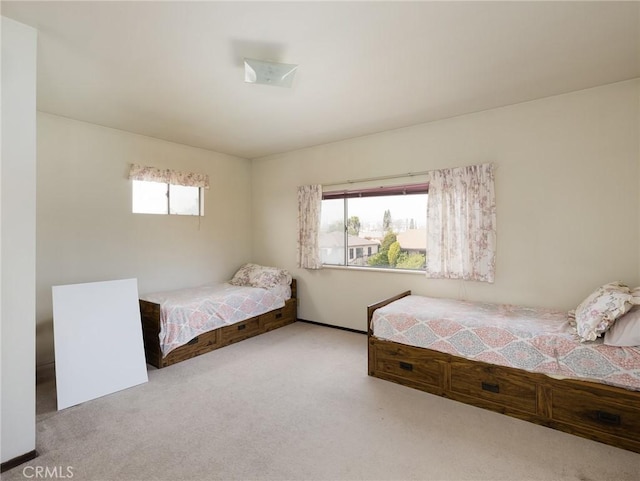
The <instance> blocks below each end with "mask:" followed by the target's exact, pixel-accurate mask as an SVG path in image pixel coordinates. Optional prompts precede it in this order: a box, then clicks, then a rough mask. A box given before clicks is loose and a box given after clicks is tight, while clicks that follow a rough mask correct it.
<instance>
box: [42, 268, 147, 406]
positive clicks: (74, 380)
mask: <svg viewBox="0 0 640 481" xmlns="http://www.w3.org/2000/svg"><path fill="white" fill-rule="evenodd" d="M52 294H53V327H54V342H55V359H56V389H57V395H58V410H61V409H65V408H67V407H70V406H74V405H76V404H80V403H82V402H85V401H89V400H91V399H95V398H98V397H101V396H105V395H107V394H111V393H113V392H116V391H120V390H122V389H126V388H129V387H132V386H136V385H138V384H142V383H145V382H147V381H148V377H147V366H146V361H145V357H144V344H143V341H142V324H141V321H140V308H139V305H138V283H137V279H123V280H116V281H106V282H91V283H86V284H72V285H64V286H53V287H52Z"/></svg>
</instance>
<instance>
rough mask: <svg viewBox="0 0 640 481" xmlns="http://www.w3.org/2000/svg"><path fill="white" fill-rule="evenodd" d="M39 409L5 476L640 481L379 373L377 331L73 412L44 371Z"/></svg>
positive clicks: (621, 468) (280, 347) (199, 372)
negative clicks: (59, 400) (373, 346)
mask: <svg viewBox="0 0 640 481" xmlns="http://www.w3.org/2000/svg"><path fill="white" fill-rule="evenodd" d="M37 404H38V416H37V450H38V452H39V454H40V456H39V457H38V458H36V459H34V460H33V461H31V462H29V463H26V464H23V465H21V466H18V467H16V468H14V469H12V470H10V471H8V472H6V473H3V475H2V479H3V480H6V481H13V480H24V479H34V474H35V467H38V466H39V467H41V470H44V468H47V467H48V468H49V472H50V473H52V472H53V471H54V470H57V472H58V473H62V474H65V475H66V478H67V479H73V480H74V481H85V480H86V481H98V480H104V481H120V480H122V481H138V480H139V481H150V480H167V481H177V480H455V481H458V480H460V481H462V480H474V481H479V480H509V481H513V480H554V481H555V480H581V481H595V480H598V481H599V480H611V481H623V480H638V479H640V454H636V453H632V452H628V451H624V450H621V449H618V448H614V447H611V446H607V445H604V444H600V443H596V442H594V441H589V440H586V439H582V438H579V437H575V436H572V435H569V434H565V433H561V432H558V431H554V430H551V429H548V428H545V427H542V426H537V425H533V424H529V423H527V422H524V421H520V420H517V419H513V418H509V417H507V416H502V415H500V414H496V413H493V412H489V411H485V410H482V409H479V408H476V407H472V406H467V405H465V404H461V403H458V402H455V401H451V400H447V399H443V398H440V397H437V396H433V395H430V394H426V393H423V392H421V391H417V390H414V389H410V388H407V387H403V386H400V385H397V384H393V383H390V382H386V381H382V380H379V379H375V378H371V377H369V376H367V338H366V336H365V335H363V334H357V333H352V332H346V331H342V330H338V329H332V328H328V327H322V326H317V325H312V324H308V323H301V322H298V323H295V324H293V325H290V326H287V327H284V328H282V329H278V330H276V331H272V332H270V333H267V334H264V335H261V336H258V337H255V338H253V339H249V340H246V341H243V342H241V343H239V344H235V345H232V346H228V347H225V348H223V349H219V350H217V351H213V352H211V353H209V354H205V355H203V356H200V357H198V358H195V359H191V360H189V361H185V362H182V363H179V364H176V365H174V366H170V367H168V368H165V369H161V370H156V369H152V368H150V371H149V382H148V383H146V384H143V385H140V386H136V387H133V388H130V389H126V390H124V391H120V392H118V393H114V394H111V395H109V396H105V397H102V398H99V399H95V400H93V401H90V402H86V403H83V404H81V405H79V406H75V407H71V408H68V409H65V410H63V411H60V412H57V411H55V384H54V375H53V373H52V372H49V373H46V372H44V373H40V376H39V384H38V400H37ZM639 435H640V434H639ZM67 468H71V470H70V471H69V470H68V469H67ZM41 472H44V471H41ZM70 473H71V474H72V477H71V478H69V474H70ZM50 479H51V478H50Z"/></svg>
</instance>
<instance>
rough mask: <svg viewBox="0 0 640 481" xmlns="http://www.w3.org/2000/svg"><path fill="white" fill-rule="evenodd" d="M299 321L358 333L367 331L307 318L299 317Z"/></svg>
mask: <svg viewBox="0 0 640 481" xmlns="http://www.w3.org/2000/svg"><path fill="white" fill-rule="evenodd" d="M298 322H306V323H307V324H315V325H316V326H323V327H331V328H333V329H340V330H341V331H349V332H355V333H356V334H366V333H367V331H361V330H359V329H351V328H350V327H342V326H334V325H331V324H325V323H324V322H317V321H309V320H307V319H300V318H298Z"/></svg>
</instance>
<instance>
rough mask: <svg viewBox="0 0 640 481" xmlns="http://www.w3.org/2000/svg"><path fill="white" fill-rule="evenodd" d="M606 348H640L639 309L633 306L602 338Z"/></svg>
mask: <svg viewBox="0 0 640 481" xmlns="http://www.w3.org/2000/svg"><path fill="white" fill-rule="evenodd" d="M604 343H605V344H606V345H607V346H640V307H638V306H634V307H633V308H632V309H631V310H630V311H629V312H627V313H626V314H625V315H624V316H622V317H621V318H620V319H618V320H617V321H616V322H615V324H614V325H613V326H611V328H609V330H608V331H607V333H606V334H605V336H604Z"/></svg>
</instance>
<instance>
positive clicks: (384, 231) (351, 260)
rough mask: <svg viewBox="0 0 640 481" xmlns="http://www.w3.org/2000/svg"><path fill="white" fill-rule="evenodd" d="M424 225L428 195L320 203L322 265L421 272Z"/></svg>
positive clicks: (425, 241) (425, 235)
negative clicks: (416, 270)
mask: <svg viewBox="0 0 640 481" xmlns="http://www.w3.org/2000/svg"><path fill="white" fill-rule="evenodd" d="M345 209H346V217H347V221H346V230H347V232H346V234H347V236H346V237H347V241H346V242H347V257H346V260H345V256H344V254H345V249H344V242H345V233H344V218H345ZM426 222H427V194H407V195H392V196H389V195H387V196H378V197H362V198H359V197H356V198H349V199H328V200H324V201H322V231H321V235H320V248H321V252H322V261H323V263H325V264H337V265H345V263H346V265H349V266H361V267H377V268H387V269H412V270H414V269H424V266H425V261H426V246H427V231H426Z"/></svg>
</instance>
